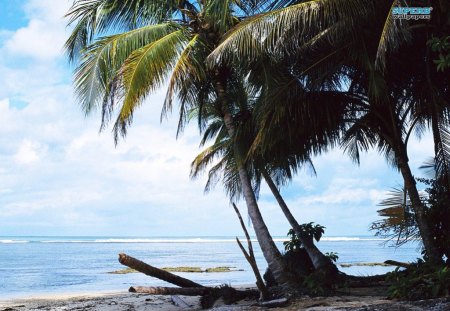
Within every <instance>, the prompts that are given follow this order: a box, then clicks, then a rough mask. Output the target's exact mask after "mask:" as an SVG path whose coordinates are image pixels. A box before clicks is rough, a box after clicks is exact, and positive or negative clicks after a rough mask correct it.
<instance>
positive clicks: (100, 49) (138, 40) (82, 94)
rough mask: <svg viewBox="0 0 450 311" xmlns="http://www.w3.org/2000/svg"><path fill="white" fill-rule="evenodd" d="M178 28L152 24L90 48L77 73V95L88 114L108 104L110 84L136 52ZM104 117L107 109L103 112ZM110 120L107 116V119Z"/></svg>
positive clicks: (103, 40)
mask: <svg viewBox="0 0 450 311" xmlns="http://www.w3.org/2000/svg"><path fill="white" fill-rule="evenodd" d="M175 29H176V25H174V24H169V23H167V24H160V25H150V26H146V27H143V28H138V29H136V30H132V31H129V32H125V33H122V34H118V35H112V36H108V37H104V38H102V39H99V40H98V41H96V42H95V43H94V44H92V45H90V46H88V47H87V49H86V50H85V51H84V56H83V58H82V60H81V63H80V65H79V66H78V67H77V69H76V71H75V92H76V94H77V97H78V99H79V100H80V102H81V106H82V108H83V110H84V112H85V113H86V114H88V113H89V112H90V111H91V110H92V109H94V108H95V107H96V106H97V104H98V103H100V102H106V100H107V98H108V96H109V95H111V96H114V95H117V94H110V93H109V92H108V90H110V88H111V87H112V86H111V85H110V83H111V82H112V81H117V80H114V77H115V76H116V75H117V70H118V69H119V68H120V66H122V64H123V62H124V61H125V60H126V59H127V58H128V57H129V55H131V53H132V52H134V51H135V50H137V49H139V48H141V47H143V46H145V45H147V44H149V43H151V42H154V41H155V40H158V39H160V38H162V37H164V36H165V35H167V34H169V33H171V32H173V31H174V30H175ZM103 112H104V113H103V116H104V117H105V114H107V110H104V111H103ZM106 119H108V117H107V116H106V118H105V120H106Z"/></svg>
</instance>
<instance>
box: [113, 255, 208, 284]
mask: <svg viewBox="0 0 450 311" xmlns="http://www.w3.org/2000/svg"><path fill="white" fill-rule="evenodd" d="M119 262H120V263H121V264H122V265H124V266H127V267H130V268H132V269H134V270H137V271H139V272H142V273H144V274H146V275H149V276H152V277H155V278H158V279H160V280H163V281H166V282H168V283H171V284H174V285H177V286H180V287H200V288H202V287H204V286H203V285H201V284H198V283H195V282H194V281H191V280H188V279H185V278H183V277H181V276H178V275H175V274H173V273H170V272H167V271H164V270H161V269H158V268H156V267H153V266H150V265H149V264H146V263H145V262H142V261H140V260H138V259H136V258H133V257H131V256H128V255H126V254H119Z"/></svg>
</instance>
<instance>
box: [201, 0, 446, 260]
mask: <svg viewBox="0 0 450 311" xmlns="http://www.w3.org/2000/svg"><path fill="white" fill-rule="evenodd" d="M289 2H290V3H291V4H292V6H290V7H287V8H281V9H278V10H274V11H271V12H268V13H264V14H260V15H258V16H256V17H252V18H250V19H247V20H244V21H243V22H241V23H240V24H239V25H237V26H236V27H235V28H234V29H233V30H232V31H230V32H229V33H228V34H227V35H226V37H225V39H224V40H223V41H222V42H221V44H220V45H219V46H218V47H217V48H216V49H215V51H214V52H213V53H212V55H211V56H210V61H211V62H212V63H222V62H230V61H233V60H235V59H238V60H240V61H243V62H246V63H248V66H249V67H250V68H251V66H253V65H254V64H255V63H257V62H258V59H264V58H267V55H271V56H272V58H273V59H274V60H279V59H282V60H284V61H285V62H290V64H291V65H290V67H289V72H290V73H294V76H295V77H294V79H293V81H304V83H307V84H309V85H311V87H313V88H316V89H318V90H326V89H327V84H329V81H330V78H327V77H330V76H336V75H337V76H338V77H340V78H338V79H337V81H338V83H341V86H342V87H341V92H343V93H352V96H353V97H355V98H358V99H360V104H358V105H356V106H355V104H354V103H350V104H349V106H348V108H349V110H353V114H354V117H352V118H349V119H348V123H347V125H348V126H349V127H351V131H350V132H348V134H347V136H346V140H345V142H347V143H349V142H350V141H351V140H353V142H354V144H349V145H348V146H353V147H352V148H349V149H348V150H350V151H352V152H353V154H352V155H353V156H354V158H355V159H357V158H358V157H359V150H360V149H361V148H362V149H367V148H368V147H370V146H378V147H379V148H380V150H381V151H383V152H385V154H386V155H388V159H391V160H392V161H391V162H392V163H394V164H395V165H396V167H397V168H398V169H399V170H400V172H401V173H402V176H403V178H404V180H405V186H406V188H407V190H408V194H409V196H410V198H411V201H412V206H413V210H414V213H415V214H416V219H417V222H418V225H419V230H420V233H421V237H422V240H423V243H424V247H425V249H426V251H427V253H428V254H429V256H430V257H431V258H432V259H433V260H439V259H438V258H437V257H438V255H437V252H436V251H435V249H434V247H433V245H432V239H433V237H432V235H431V231H430V230H429V228H428V225H427V223H426V220H425V214H426V208H425V206H424V205H423V204H422V203H421V202H420V199H419V196H418V191H417V187H416V185H415V181H414V177H413V176H412V173H411V169H410V167H409V164H408V163H409V159H408V154H407V149H406V143H407V138H408V137H409V131H408V129H407V128H408V127H411V128H416V129H419V130H420V129H422V128H423V126H424V125H426V124H430V125H431V127H432V128H433V134H434V137H435V141H436V144H435V145H436V159H437V160H438V163H441V164H440V165H441V167H443V168H445V167H447V168H448V165H447V164H446V163H448V159H446V157H445V154H444V156H442V155H443V153H442V149H443V148H442V146H444V145H445V143H446V142H445V140H443V138H445V137H444V136H443V135H442V133H444V129H446V127H447V126H448V117H447V115H448V108H449V103H448V98H449V94H448V93H449V87H448V85H449V83H448V82H449V78H448V76H445V75H444V74H440V73H438V72H436V71H431V70H430V69H431V68H432V66H430V63H431V60H432V58H431V57H427V55H428V54H427V53H428V50H427V44H426V42H427V39H429V38H431V34H436V35H437V36H441V35H442V33H443V34H445V33H446V31H447V32H448V29H449V24H450V22H449V21H450V19H449V9H448V7H449V4H448V2H445V1H430V2H428V3H423V2H417V3H416V2H412V3H411V2H408V5H409V6H414V5H416V4H417V5H418V6H424V5H427V4H429V5H432V6H433V8H434V10H433V16H432V19H431V21H430V22H427V23H423V22H422V21H420V22H417V23H416V22H414V21H402V20H399V19H397V20H395V19H394V18H393V16H392V14H391V9H392V8H393V7H394V6H400V5H401V4H403V2H401V1H392V0H391V1H387V0H385V1H370V0H357V1H345V3H343V2H341V1H327V0H322V1H289ZM256 38H263V39H262V40H257V39H256ZM428 56H429V55H428ZM411 64H415V65H414V66H411ZM431 65H433V64H432V63H431ZM408 67H410V68H408ZM425 79H426V80H425ZM424 80H425V81H424ZM331 81H333V79H331ZM335 81H336V80H335ZM293 83H295V82H293ZM287 85H288V86H290V85H292V83H288V84H287ZM288 86H284V87H283V86H281V90H279V91H278V93H282V92H286V91H287V88H288ZM282 105H283V103H280V104H279V105H277V106H275V105H273V106H272V107H270V109H269V110H268V112H267V113H268V114H270V113H273V112H272V111H274V110H278V109H280V108H279V106H282ZM281 109H284V108H281ZM285 120H286V119H285ZM368 120H370V121H368ZM282 122H283V121H282ZM282 122H280V123H282ZM421 126H422V127H421ZM261 128H262V127H261ZM273 128H276V127H271V129H273ZM357 128H359V130H357ZM372 131H374V132H372ZM352 133H353V134H352ZM261 136H267V132H264V133H261ZM350 137H353V138H352V139H350ZM261 141H262V140H259V143H261Z"/></svg>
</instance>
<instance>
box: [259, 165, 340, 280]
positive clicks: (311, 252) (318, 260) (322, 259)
mask: <svg viewBox="0 0 450 311" xmlns="http://www.w3.org/2000/svg"><path fill="white" fill-rule="evenodd" d="M262 175H263V177H264V179H265V181H266V183H267V185H268V186H269V188H270V190H271V191H272V194H273V196H274V197H275V199H276V200H277V202H278V205H279V206H280V208H281V210H282V211H283V214H284V216H286V219H287V220H288V221H289V224H290V225H291V227H292V229H294V231H295V233H296V234H297V235H298V237H299V238H300V241H301V242H302V244H303V247H304V248H305V250H306V252H307V253H308V256H309V258H310V259H311V261H312V263H313V265H314V268H316V269H317V270H319V269H323V270H328V269H330V268H331V269H332V270H335V271H337V268H336V266H335V265H334V264H333V263H332V262H331V260H330V258H328V257H327V256H325V255H324V254H323V253H322V252H321V251H320V250H319V249H318V248H317V246H316V245H315V244H314V241H313V240H312V239H311V238H309V237H307V236H305V235H304V234H303V232H302V231H301V229H300V225H299V223H298V222H297V220H296V219H295V217H294V215H292V213H291V211H290V210H289V207H288V206H287V204H286V202H285V201H284V199H283V197H282V196H281V194H280V192H279V191H278V188H277V186H276V185H275V183H274V182H273V180H272V178H271V177H270V175H269V174H268V173H267V172H266V171H265V170H263V171H262Z"/></svg>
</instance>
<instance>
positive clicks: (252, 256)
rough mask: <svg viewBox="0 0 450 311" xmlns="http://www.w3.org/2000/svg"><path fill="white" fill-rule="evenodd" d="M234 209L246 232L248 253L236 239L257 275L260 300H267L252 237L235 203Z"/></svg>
mask: <svg viewBox="0 0 450 311" xmlns="http://www.w3.org/2000/svg"><path fill="white" fill-rule="evenodd" d="M233 208H234V211H235V212H236V214H237V216H238V218H239V222H240V223H241V227H242V229H243V230H244V233H245V237H246V239H247V245H248V252H247V251H246V250H245V248H244V246H243V245H242V243H241V241H239V238H238V237H236V242H237V243H238V245H239V248H240V249H241V251H242V253H243V254H244V257H245V259H247V261H248V263H249V264H250V267H252V270H253V273H254V274H255V277H256V286H257V287H258V289H259V291H260V293H261V295H260V299H261V300H266V299H268V297H269V292H268V290H267V287H266V285H265V284H264V281H263V279H262V277H261V274H260V273H259V269H258V265H257V264H256V259H255V254H254V253H253V246H252V241H251V239H250V235H249V234H248V231H247V228H246V227H245V224H244V221H243V220H242V217H241V213H240V212H239V209H238V208H237V206H236V204H234V203H233Z"/></svg>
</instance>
